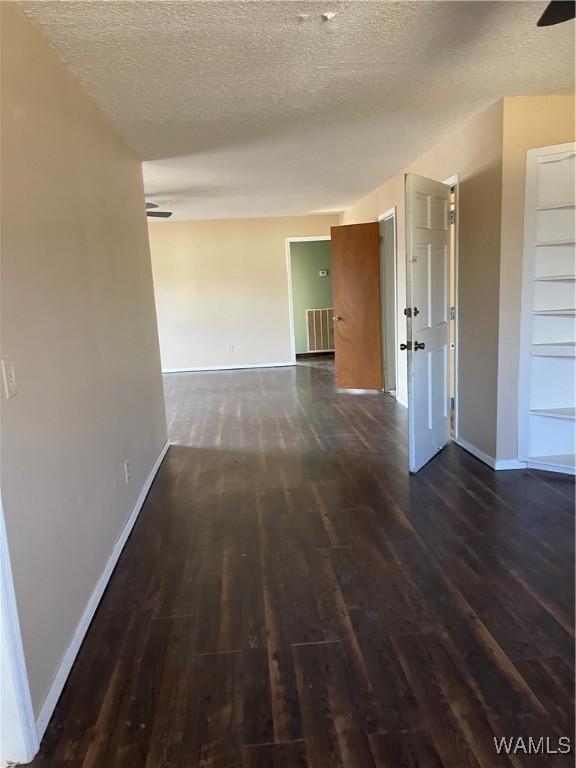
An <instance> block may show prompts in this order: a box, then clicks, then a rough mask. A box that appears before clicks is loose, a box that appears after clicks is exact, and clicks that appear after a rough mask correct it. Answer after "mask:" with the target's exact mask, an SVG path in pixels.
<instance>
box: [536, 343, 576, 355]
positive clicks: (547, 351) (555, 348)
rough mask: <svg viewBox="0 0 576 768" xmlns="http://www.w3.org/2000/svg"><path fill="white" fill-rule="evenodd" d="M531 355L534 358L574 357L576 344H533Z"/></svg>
mask: <svg viewBox="0 0 576 768" xmlns="http://www.w3.org/2000/svg"><path fill="white" fill-rule="evenodd" d="M530 353H531V355H532V356H533V357H574V356H575V354H576V343H575V342H573V341H558V342H554V343H552V344H532V346H531V349H530Z"/></svg>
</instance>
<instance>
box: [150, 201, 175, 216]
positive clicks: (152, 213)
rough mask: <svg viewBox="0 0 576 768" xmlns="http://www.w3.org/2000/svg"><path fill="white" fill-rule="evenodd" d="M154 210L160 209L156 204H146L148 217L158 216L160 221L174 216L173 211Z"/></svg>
mask: <svg viewBox="0 0 576 768" xmlns="http://www.w3.org/2000/svg"><path fill="white" fill-rule="evenodd" d="M154 208H158V205H156V203H146V216H156V217H157V218H159V219H167V218H168V217H169V216H172V211H155V210H153V209H154Z"/></svg>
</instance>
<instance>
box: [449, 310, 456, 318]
mask: <svg viewBox="0 0 576 768" xmlns="http://www.w3.org/2000/svg"><path fill="white" fill-rule="evenodd" d="M450 320H456V307H450Z"/></svg>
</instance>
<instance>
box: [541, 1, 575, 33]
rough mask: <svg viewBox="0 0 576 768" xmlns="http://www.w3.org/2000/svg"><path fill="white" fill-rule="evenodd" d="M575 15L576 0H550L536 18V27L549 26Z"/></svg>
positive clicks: (568, 19)
mask: <svg viewBox="0 0 576 768" xmlns="http://www.w3.org/2000/svg"><path fill="white" fill-rule="evenodd" d="M575 16H576V0H552V2H551V3H549V4H548V6H547V7H546V10H545V11H544V13H543V14H542V16H540V18H539V19H538V23H537V26H538V27H551V26H553V25H554V24H562V22H563V21H570V19H573V18H574V17H575Z"/></svg>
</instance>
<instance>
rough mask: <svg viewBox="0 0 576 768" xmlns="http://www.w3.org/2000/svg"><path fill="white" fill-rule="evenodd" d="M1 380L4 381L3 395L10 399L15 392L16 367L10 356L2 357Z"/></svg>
mask: <svg viewBox="0 0 576 768" xmlns="http://www.w3.org/2000/svg"><path fill="white" fill-rule="evenodd" d="M2 380H3V382H4V397H5V398H6V400H10V398H11V397H14V395H15V394H16V392H17V389H16V369H15V367H14V360H13V359H12V358H11V357H4V358H2Z"/></svg>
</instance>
